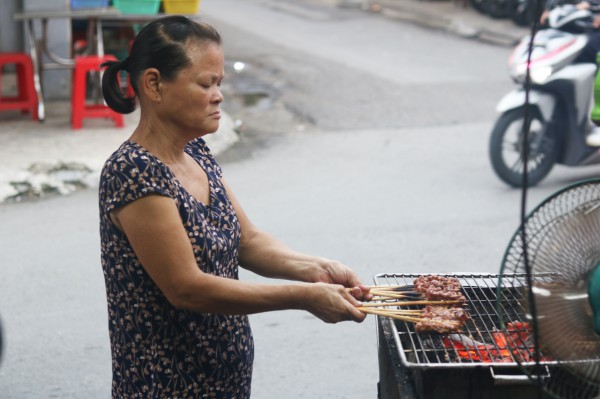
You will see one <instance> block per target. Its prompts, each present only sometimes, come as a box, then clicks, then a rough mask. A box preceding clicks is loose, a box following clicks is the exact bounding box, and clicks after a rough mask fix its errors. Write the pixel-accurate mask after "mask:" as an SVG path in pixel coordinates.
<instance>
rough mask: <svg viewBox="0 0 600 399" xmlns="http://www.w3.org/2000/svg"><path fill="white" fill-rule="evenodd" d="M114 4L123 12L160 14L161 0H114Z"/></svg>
mask: <svg viewBox="0 0 600 399" xmlns="http://www.w3.org/2000/svg"><path fill="white" fill-rule="evenodd" d="M113 6H114V7H115V8H116V9H117V10H119V11H121V12H122V13H123V14H158V9H159V8H160V0H113Z"/></svg>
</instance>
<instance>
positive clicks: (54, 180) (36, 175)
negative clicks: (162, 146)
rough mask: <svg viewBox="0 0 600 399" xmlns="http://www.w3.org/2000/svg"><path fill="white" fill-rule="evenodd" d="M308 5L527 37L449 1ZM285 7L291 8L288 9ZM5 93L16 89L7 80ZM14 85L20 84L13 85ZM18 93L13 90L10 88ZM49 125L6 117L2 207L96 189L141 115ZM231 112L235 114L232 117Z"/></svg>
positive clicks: (217, 142)
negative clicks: (116, 122) (121, 121)
mask: <svg viewBox="0 0 600 399" xmlns="http://www.w3.org/2000/svg"><path fill="white" fill-rule="evenodd" d="M303 2H304V3H305V4H309V5H310V3H313V5H314V4H316V3H318V5H321V6H322V5H324V4H325V5H331V6H337V7H361V8H362V9H363V10H365V11H366V12H378V13H381V15H382V16H383V17H385V18H391V19H395V20H398V21H405V22H410V23H414V24H419V25H422V26H425V27H429V28H434V29H440V30H444V31H446V32H448V33H449V34H454V35H458V36H461V37H465V38H468V39H474V40H481V41H486V42H490V43H494V44H497V45H501V46H512V45H513V44H514V43H515V42H516V41H517V40H518V39H519V38H521V37H522V36H524V35H525V34H526V33H527V29H525V28H522V27H518V26H516V25H515V24H514V23H512V21H510V20H505V19H501V20H496V19H492V18H489V17H487V16H485V15H482V14H480V13H478V12H477V11H475V10H473V9H471V8H470V7H468V6H465V4H464V3H462V2H456V0H454V1H449V0H447V1H443V0H431V1H430V0H377V1H372V0H303ZM282 4H283V3H282ZM2 83H3V85H2V86H4V90H7V86H10V84H11V82H9V81H8V79H7V78H6V74H5V76H4V78H3V82H2ZM12 84H13V85H14V83H12ZM8 89H9V90H10V87H9V88H8ZM46 105H47V118H46V120H45V121H44V122H43V123H38V122H35V121H32V120H31V119H30V118H28V116H27V115H22V114H20V113H18V112H3V113H0V149H1V154H2V156H1V157H0V203H1V202H3V201H11V200H12V201H14V200H22V199H30V198H39V197H44V196H47V195H56V194H68V193H70V192H72V191H75V190H78V189H80V188H86V187H93V186H94V184H95V183H96V182H97V180H98V174H99V171H100V168H101V167H102V164H103V162H104V160H105V159H106V158H107V157H108V156H109V155H110V154H111V153H112V152H113V151H114V150H115V149H116V148H117V147H118V146H119V144H120V143H121V142H123V141H124V140H125V139H127V138H128V137H129V135H130V134H131V132H132V131H133V129H134V128H135V126H136V123H137V120H138V116H139V114H138V113H137V112H134V113H133V114H131V115H126V116H125V127H123V128H115V127H114V126H113V125H112V123H111V122H110V121H108V120H100V119H88V120H86V121H85V123H84V127H83V128H82V129H80V130H72V129H71V127H70V122H69V116H70V109H69V102H68V101H50V102H47V103H46ZM225 111H227V110H225ZM237 140H238V136H237V133H236V132H235V123H234V121H233V120H232V118H231V117H230V116H229V115H228V114H227V113H226V112H225V113H224V116H223V119H222V120H221V128H220V129H219V131H218V132H217V133H216V134H213V135H210V136H208V137H207V141H208V143H209V145H210V147H211V149H212V151H213V153H214V154H215V155H218V154H220V153H221V152H223V151H224V150H226V149H227V148H228V147H230V146H231V145H232V144H234V143H235V142H236V141H237Z"/></svg>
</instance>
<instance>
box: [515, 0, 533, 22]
mask: <svg viewBox="0 0 600 399" xmlns="http://www.w3.org/2000/svg"><path fill="white" fill-rule="evenodd" d="M511 2H512V5H511V9H510V15H509V18H510V19H511V20H512V21H513V22H514V23H515V24H517V25H519V26H530V25H531V23H532V22H533V19H534V15H533V14H534V12H535V10H534V7H533V4H532V2H531V1H530V0H512V1H511Z"/></svg>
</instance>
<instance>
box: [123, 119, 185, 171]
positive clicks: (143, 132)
mask: <svg viewBox="0 0 600 399" xmlns="http://www.w3.org/2000/svg"><path fill="white" fill-rule="evenodd" d="M129 139H130V140H132V141H135V142H136V143H138V144H139V145H141V146H142V147H144V148H145V149H146V150H147V151H149V152H150V153H151V154H153V155H155V156H156V157H158V159H160V160H161V161H162V162H164V163H166V164H167V165H171V164H178V163H180V162H182V161H183V160H184V157H185V151H184V149H185V146H186V145H187V143H188V142H189V140H188V138H187V137H185V136H183V135H178V134H176V133H175V132H174V131H173V129H169V128H168V127H167V126H164V125H163V124H161V123H149V122H146V121H145V120H144V119H141V120H140V123H139V124H138V126H137V128H136V129H135V130H134V131H133V134H132V135H131V137H130V138H129Z"/></svg>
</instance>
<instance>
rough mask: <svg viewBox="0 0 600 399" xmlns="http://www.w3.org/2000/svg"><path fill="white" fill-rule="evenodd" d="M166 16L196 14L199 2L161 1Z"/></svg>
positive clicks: (186, 0)
mask: <svg viewBox="0 0 600 399" xmlns="http://www.w3.org/2000/svg"><path fill="white" fill-rule="evenodd" d="M163 6H164V9H165V13H166V14H197V13H198V8H199V7H200V0H163Z"/></svg>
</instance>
